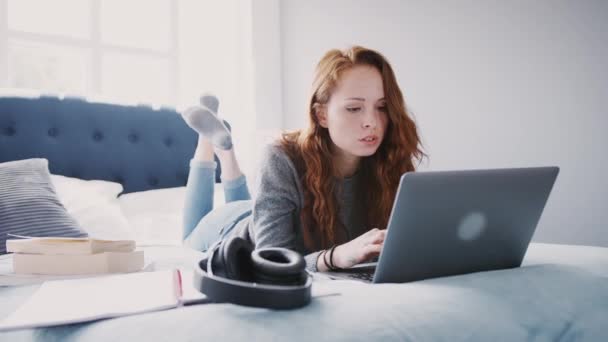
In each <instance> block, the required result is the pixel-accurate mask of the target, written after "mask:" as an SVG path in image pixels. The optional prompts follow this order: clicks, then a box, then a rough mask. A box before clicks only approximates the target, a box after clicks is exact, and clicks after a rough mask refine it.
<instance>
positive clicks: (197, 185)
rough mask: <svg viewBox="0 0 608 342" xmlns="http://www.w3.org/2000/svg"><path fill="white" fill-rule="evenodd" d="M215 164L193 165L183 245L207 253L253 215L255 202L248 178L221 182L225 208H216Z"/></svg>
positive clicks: (185, 211)
mask: <svg viewBox="0 0 608 342" xmlns="http://www.w3.org/2000/svg"><path fill="white" fill-rule="evenodd" d="M216 166H217V165H216V163H215V162H211V161H209V162H201V161H195V160H192V161H190V173H189V174H188V184H187V185H186V202H185V204H184V227H183V235H182V238H183V239H184V245H186V246H189V247H191V248H193V249H196V250H199V251H206V250H207V249H209V247H210V246H211V245H212V244H213V243H215V242H216V241H218V240H220V239H223V238H225V237H226V236H227V235H228V233H230V231H231V230H232V229H233V228H234V226H235V225H236V224H237V223H238V222H239V221H241V220H243V219H244V218H246V217H248V216H249V215H251V208H252V201H251V195H250V194H249V189H248V188H247V180H246V178H245V176H244V175H243V176H241V177H239V178H236V179H233V180H230V181H222V183H223V186H224V197H225V198H226V204H225V205H223V206H220V207H218V208H215V209H214V208H213V195H214V193H213V192H214V185H215V169H216Z"/></svg>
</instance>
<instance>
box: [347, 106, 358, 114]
mask: <svg viewBox="0 0 608 342" xmlns="http://www.w3.org/2000/svg"><path fill="white" fill-rule="evenodd" d="M346 110H347V111H349V112H351V113H356V112H358V111H359V110H361V107H346Z"/></svg>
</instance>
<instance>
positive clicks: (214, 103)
mask: <svg viewBox="0 0 608 342" xmlns="http://www.w3.org/2000/svg"><path fill="white" fill-rule="evenodd" d="M200 102H201V105H203V107H207V108H208V109H209V110H210V111H211V112H212V113H213V114H216V115H217V109H218V107H219V105H220V101H219V100H218V99H217V97H216V96H215V95H213V94H211V93H204V94H203V95H201V99H200Z"/></svg>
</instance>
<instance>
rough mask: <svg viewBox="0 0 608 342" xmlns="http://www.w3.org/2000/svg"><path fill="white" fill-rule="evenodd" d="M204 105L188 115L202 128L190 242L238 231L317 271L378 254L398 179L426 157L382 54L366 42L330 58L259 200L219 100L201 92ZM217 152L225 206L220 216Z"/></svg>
mask: <svg viewBox="0 0 608 342" xmlns="http://www.w3.org/2000/svg"><path fill="white" fill-rule="evenodd" d="M201 102H202V106H198V107H194V108H191V109H188V110H187V111H185V112H184V113H183V116H184V118H185V120H186V122H187V123H188V124H189V125H190V126H191V127H193V128H194V129H195V130H196V131H197V132H199V145H198V147H197V150H196V152H195V155H194V158H193V159H192V161H191V169H190V175H189V178H188V185H187V199H186V206H185V219H184V239H185V244H187V245H189V246H191V247H192V248H195V249H198V250H206V249H207V248H209V247H210V245H211V244H213V243H214V242H215V241H217V240H218V239H225V238H227V237H228V236H232V235H235V234H236V235H239V236H242V237H244V238H246V239H249V240H250V241H252V242H254V243H255V246H256V248H261V247H285V248H289V249H293V250H295V251H297V252H300V253H302V254H304V257H305V260H306V264H307V268H308V269H309V270H312V271H317V270H319V271H325V270H328V269H330V268H347V267H351V266H353V265H355V264H358V263H361V262H366V261H369V260H370V259H372V258H374V257H376V256H378V254H379V253H380V251H381V250H382V245H383V242H384V237H385V233H386V230H385V228H386V226H387V223H388V218H389V214H390V211H391V208H392V204H393V200H394V196H395V193H396V191H397V186H398V183H399V179H400V177H401V175H402V174H403V173H404V172H406V171H413V170H414V169H415V166H414V161H416V160H420V159H421V158H422V157H423V156H424V153H423V152H422V150H421V148H420V139H419V136H418V133H417V130H416V125H415V123H414V122H413V121H412V119H411V118H410V117H409V116H408V113H407V110H406V106H405V103H404V100H403V96H402V94H401V90H400V89H399V86H398V85H397V81H396V79H395V75H394V73H393V70H392V68H391V66H390V64H389V63H388V61H387V60H386V59H385V58H384V57H383V56H382V55H381V54H379V53H378V52H375V51H373V50H369V49H366V48H363V47H358V46H355V47H352V48H350V49H348V50H345V51H340V50H331V51H329V52H327V53H326V54H325V56H324V57H323V58H322V59H321V61H320V62H319V64H318V65H317V68H316V72H315V78H314V82H313V86H312V96H311V98H310V102H309V108H308V117H309V126H308V128H306V129H303V130H300V131H297V132H293V133H285V134H283V135H282V137H281V138H280V139H279V140H278V141H277V142H276V143H275V144H273V145H271V146H269V147H268V148H267V150H266V153H265V157H264V159H263V161H262V164H261V169H260V176H259V179H260V183H259V187H258V192H257V195H256V197H255V199H253V200H251V196H250V194H249V191H248V189H247V184H246V180H245V176H244V175H243V174H242V172H241V170H240V169H239V166H238V163H237V161H236V157H235V152H234V148H233V146H232V141H231V137H230V133H229V131H228V130H227V129H226V127H225V126H224V125H223V123H222V122H221V120H219V119H218V118H217V116H216V115H215V113H216V112H217V105H218V101H217V99H215V98H214V97H213V96H203V97H202V98H201ZM214 152H215V153H216V154H217V156H218V159H219V160H220V164H221V166H222V175H221V177H222V182H223V185H224V191H225V198H226V202H227V203H226V205H224V206H222V207H219V208H216V209H214V210H212V208H213V185H214V179H215V163H214V162H213V153H214Z"/></svg>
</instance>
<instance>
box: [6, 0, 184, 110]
mask: <svg viewBox="0 0 608 342" xmlns="http://www.w3.org/2000/svg"><path fill="white" fill-rule="evenodd" d="M88 1H89V3H90V12H89V25H90V26H89V29H90V36H89V38H88V39H87V38H75V37H69V36H63V35H57V34H46V33H32V32H25V31H20V30H13V29H9V27H8V16H9V13H8V0H0V87H4V88H6V87H9V84H8V82H9V77H8V71H9V69H8V68H9V65H8V42H9V41H11V40H14V41H19V42H24V43H34V44H36V43H40V44H47V45H53V46H56V47H58V48H61V47H75V48H84V49H87V50H88V51H90V54H89V56H88V57H87V58H89V60H88V61H87V65H88V75H87V76H88V77H87V80H88V81H87V82H86V90H85V91H86V94H79V95H93V96H99V95H101V96H104V94H103V93H102V92H101V90H102V74H103V69H102V68H103V65H102V60H103V55H104V54H105V53H113V52H116V53H123V54H128V55H132V56H142V57H149V58H155V59H164V60H166V61H168V63H169V68H170V70H169V75H170V83H171V84H168V85H167V92H168V93H167V95H168V99H169V102H170V103H167V104H166V105H175V104H177V101H178V94H179V46H178V39H179V34H178V24H179V23H178V15H179V0H169V4H170V11H169V13H168V15H169V47H168V49H167V50H165V51H159V50H157V49H147V48H139V47H128V46H122V45H114V44H108V43H103V42H102V39H101V1H102V0H88ZM41 91H43V89H41ZM140 101H141V100H140ZM163 104H164V103H163Z"/></svg>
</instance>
